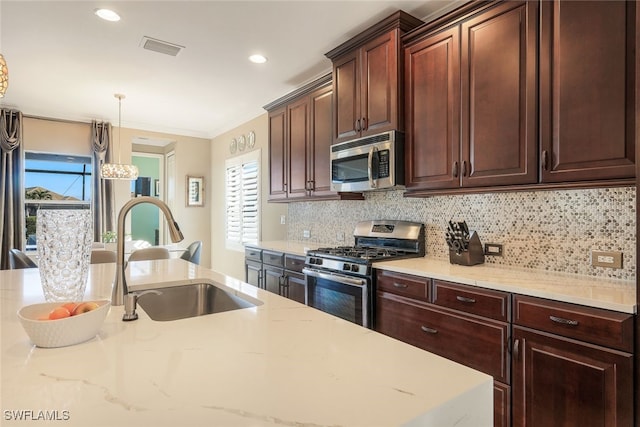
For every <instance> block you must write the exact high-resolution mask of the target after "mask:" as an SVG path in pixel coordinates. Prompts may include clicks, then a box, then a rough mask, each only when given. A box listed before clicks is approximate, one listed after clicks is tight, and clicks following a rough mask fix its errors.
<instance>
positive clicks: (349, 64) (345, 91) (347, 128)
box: [333, 50, 360, 143]
mask: <svg viewBox="0 0 640 427" xmlns="http://www.w3.org/2000/svg"><path fill="white" fill-rule="evenodd" d="M359 58H360V51H359V50H356V51H354V52H350V53H348V54H345V55H344V56H342V57H340V58H339V59H337V60H336V61H335V62H334V63H333V88H334V90H335V97H336V98H335V111H334V118H335V120H334V124H333V126H334V129H335V132H334V133H333V137H334V143H338V142H342V141H346V140H349V139H353V138H355V137H357V136H359V135H360V132H359V131H357V130H356V123H357V122H358V121H359V120H360V59H359Z"/></svg>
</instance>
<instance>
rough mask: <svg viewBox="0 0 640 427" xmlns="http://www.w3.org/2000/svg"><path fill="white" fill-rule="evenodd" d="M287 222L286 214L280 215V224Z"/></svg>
mask: <svg viewBox="0 0 640 427" xmlns="http://www.w3.org/2000/svg"><path fill="white" fill-rule="evenodd" d="M286 223H287V216H286V215H280V224H281V225H285V224H286Z"/></svg>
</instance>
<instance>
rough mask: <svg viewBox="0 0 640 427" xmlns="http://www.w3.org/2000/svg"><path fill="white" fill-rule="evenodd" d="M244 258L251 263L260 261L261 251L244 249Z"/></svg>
mask: <svg viewBox="0 0 640 427" xmlns="http://www.w3.org/2000/svg"><path fill="white" fill-rule="evenodd" d="M244 257H245V258H246V259H250V260H252V261H262V249H257V248H250V247H245V248H244Z"/></svg>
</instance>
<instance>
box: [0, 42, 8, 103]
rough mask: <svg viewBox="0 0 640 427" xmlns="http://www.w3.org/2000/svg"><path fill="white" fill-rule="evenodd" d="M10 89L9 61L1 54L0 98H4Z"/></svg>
mask: <svg viewBox="0 0 640 427" xmlns="http://www.w3.org/2000/svg"><path fill="white" fill-rule="evenodd" d="M8 87H9V69H8V68H7V61H5V59H4V56H2V54H1V53H0V98H3V97H4V94H5V93H7V88H8Z"/></svg>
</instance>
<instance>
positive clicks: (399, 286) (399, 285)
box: [393, 282, 409, 288]
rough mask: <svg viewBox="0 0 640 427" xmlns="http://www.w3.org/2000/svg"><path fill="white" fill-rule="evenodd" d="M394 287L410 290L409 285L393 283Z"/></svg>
mask: <svg viewBox="0 0 640 427" xmlns="http://www.w3.org/2000/svg"><path fill="white" fill-rule="evenodd" d="M393 286H394V287H396V288H408V287H409V285H405V284H404V283H397V282H393Z"/></svg>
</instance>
